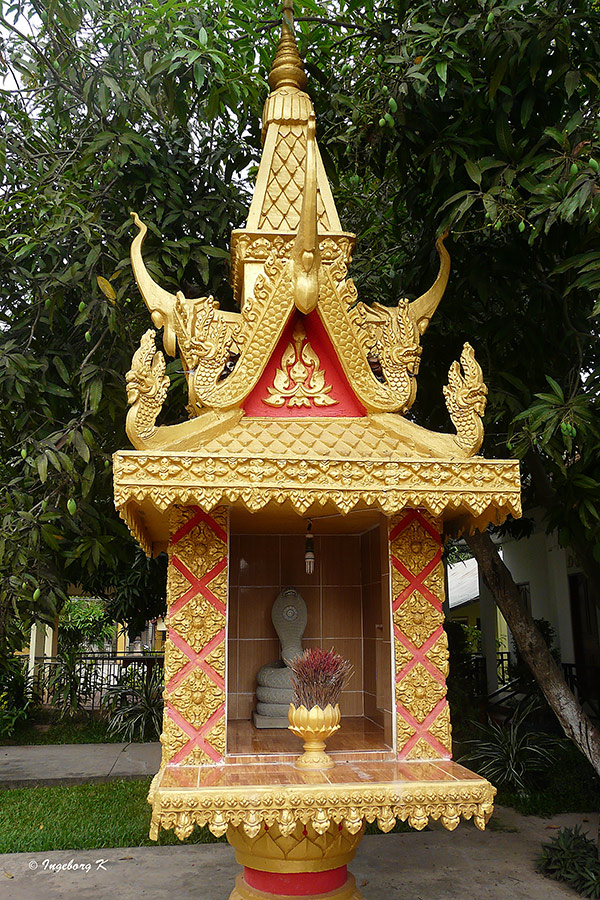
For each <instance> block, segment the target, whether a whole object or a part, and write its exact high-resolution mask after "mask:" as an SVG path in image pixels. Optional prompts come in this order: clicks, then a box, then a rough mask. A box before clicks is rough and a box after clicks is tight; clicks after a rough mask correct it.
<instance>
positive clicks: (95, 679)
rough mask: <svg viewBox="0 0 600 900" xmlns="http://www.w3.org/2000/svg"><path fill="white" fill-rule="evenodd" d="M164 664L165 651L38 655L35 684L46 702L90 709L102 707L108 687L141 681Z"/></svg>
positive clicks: (34, 677)
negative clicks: (55, 655)
mask: <svg viewBox="0 0 600 900" xmlns="http://www.w3.org/2000/svg"><path fill="white" fill-rule="evenodd" d="M163 664H164V655H163V653H143V654H141V653H77V654H75V655H68V654H67V655H64V656H58V657H48V656H40V657H36V658H35V664H34V668H33V672H32V688H33V691H34V692H35V694H36V696H37V697H39V699H40V701H41V702H42V703H44V704H53V705H60V704H61V703H64V702H65V701H68V702H69V703H70V705H71V706H72V707H77V708H81V709H86V710H88V711H90V712H93V711H94V710H97V709H99V708H100V706H101V703H102V698H103V696H104V694H105V693H106V691H107V689H108V688H109V687H113V686H114V685H117V684H123V683H130V684H135V683H139V682H140V681H141V679H142V678H144V677H147V676H149V675H150V674H151V673H152V672H153V670H154V669H155V668H156V667H157V666H158V667H160V668H161V669H162V667H163Z"/></svg>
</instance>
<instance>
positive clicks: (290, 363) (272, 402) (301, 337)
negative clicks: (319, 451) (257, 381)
mask: <svg viewBox="0 0 600 900" xmlns="http://www.w3.org/2000/svg"><path fill="white" fill-rule="evenodd" d="M320 366H321V361H320V359H319V357H318V356H317V354H316V353H315V351H314V350H313V348H312V346H311V344H310V342H309V340H308V338H307V336H306V331H305V330H304V326H303V325H302V323H301V322H297V323H296V325H295V327H294V331H293V334H292V340H291V342H290V343H289V344H288V345H287V347H286V348H285V350H284V351H283V355H282V357H281V368H279V369H277V372H276V373H275V378H274V379H273V387H269V388H267V390H268V392H269V394H270V397H263V403H267V404H268V405H269V406H278V407H280V406H285V405H287V406H288V407H291V408H293V407H295V406H306V407H309V408H310V407H311V406H313V405H314V406H334V405H335V404H336V403H337V402H338V401H337V400H334V399H333V398H332V397H329V396H327V395H328V394H329V393H330V391H331V389H332V385H330V384H327V385H326V384H325V372H324V371H323V370H322V369H321V368H320Z"/></svg>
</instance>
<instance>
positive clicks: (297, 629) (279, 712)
mask: <svg viewBox="0 0 600 900" xmlns="http://www.w3.org/2000/svg"><path fill="white" fill-rule="evenodd" d="M271 619H272V621H273V625H274V626H275V630H276V632H277V635H278V637H279V640H280V641H281V658H280V659H278V660H275V662H272V663H268V664H267V665H266V666H263V667H262V668H261V669H259V671H258V674H257V676H256V681H257V683H258V687H257V688H256V697H257V700H258V703H257V705H256V712H255V713H254V716H253V718H254V724H255V725H256V727H257V728H287V726H288V708H289V705H290V703H291V702H292V695H293V689H292V670H291V669H290V668H289V666H288V665H286V663H287V662H289V661H290V660H292V659H295V657H296V656H299V655H300V654H301V653H302V635H303V634H304V630H305V628H306V621H307V612H306V603H305V602H304V600H303V599H302V597H301V596H300V594H299V593H298V591H296V590H295V589H294V588H285V589H284V590H283V591H281V593H280V594H279V596H278V597H277V599H276V601H275V603H274V604H273V609H272V610H271Z"/></svg>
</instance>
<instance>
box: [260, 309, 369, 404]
mask: <svg viewBox="0 0 600 900" xmlns="http://www.w3.org/2000/svg"><path fill="white" fill-rule="evenodd" d="M298 323H300V324H301V325H302V326H303V327H304V330H305V332H306V337H307V340H308V342H309V343H310V345H311V347H312V349H313V350H314V352H315V353H316V355H317V356H318V358H319V366H318V369H319V370H320V371H322V372H323V373H324V375H325V385H326V387H328V386H329V385H331V390H330V391H327V392H326V394H325V396H326V397H329V398H331V399H332V400H335V401H336V403H335V404H334V405H330V406H329V405H328V406H319V405H317V404H315V403H314V402H310V405H309V406H297V405H294V404H293V403H291V404H290V399H291V398H286V402H285V403H283V405H281V406H273V405H271V404H269V403H265V402H264V400H265V399H267V398H269V397H270V396H272V395H271V393H270V392H269V388H272V387H273V382H274V379H275V375H276V373H277V370H278V369H281V368H282V362H281V358H282V356H283V354H284V352H285V351H286V348H287V347H288V346H289V345H292V347H293V346H294V341H293V333H294V329H295V327H296V325H297V324H298ZM289 368H290V366H288V367H287V370H286V372H285V374H286V378H287V373H288V371H289ZM308 369H309V373H310V375H309V379H310V377H311V376H312V375H313V371H314V369H313V367H311V366H309V367H308ZM309 379H308V380H309ZM244 410H245V412H246V415H247V416H283V417H289V418H292V417H293V418H297V417H298V416H313V417H314V416H329V417H340V416H344V417H349V416H364V415H366V410H365V409H364V407H363V406H362V404H361V403H360V402H359V401H358V399H357V397H356V395H355V393H354V391H353V390H352V388H351V387H350V385H349V383H348V379H347V378H346V376H345V374H344V370H343V369H342V366H341V364H340V361H339V359H338V356H337V353H336V352H335V349H334V347H333V345H332V343H331V341H330V339H329V335H328V334H327V332H326V331H325V328H324V326H323V323H322V322H321V319H320V317H319V314H318V312H317V310H313V312H311V313H309V315H308V316H303V315H302V314H301V313H299V312H294V313H292V315H291V317H290V320H289V322H288V323H287V325H286V327H285V329H284V332H283V334H282V335H281V338H280V339H279V343H278V344H277V347H276V348H275V352H274V353H273V356H272V357H271V359H270V360H269V362H268V363H267V365H266V367H265V370H264V372H263V374H262V376H261V378H260V380H259V382H258V384H257V385H256V387H255V388H254V390H253V391H252V392H251V393H250V395H249V396H248V398H247V399H246V402H245V403H244Z"/></svg>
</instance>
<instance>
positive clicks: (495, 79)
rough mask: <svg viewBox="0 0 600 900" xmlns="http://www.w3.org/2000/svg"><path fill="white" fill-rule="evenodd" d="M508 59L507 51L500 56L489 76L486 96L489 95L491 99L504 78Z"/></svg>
mask: <svg viewBox="0 0 600 900" xmlns="http://www.w3.org/2000/svg"><path fill="white" fill-rule="evenodd" d="M509 59H510V57H509V55H508V53H506V54H505V55H504V56H503V57H502V59H501V60H500V62H499V63H498V65H497V66H496V68H495V69H494V74H493V75H492V77H491V78H490V86H489V90H488V96H489V98H490V100H493V99H494V97H495V96H496V92H497V91H498V88H499V87H500V85H501V83H502V79H503V78H504V75H505V73H506V69H507V67H508V63H509Z"/></svg>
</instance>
